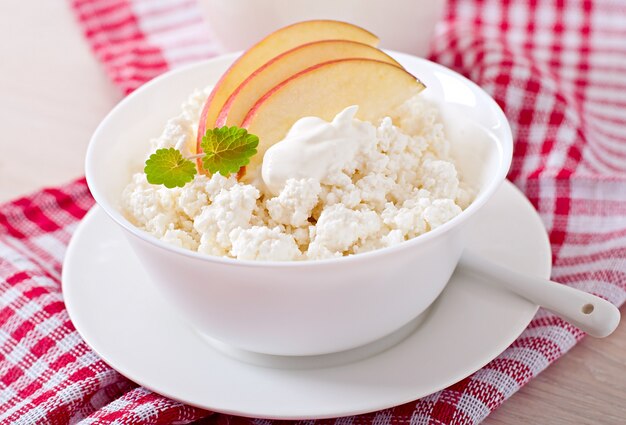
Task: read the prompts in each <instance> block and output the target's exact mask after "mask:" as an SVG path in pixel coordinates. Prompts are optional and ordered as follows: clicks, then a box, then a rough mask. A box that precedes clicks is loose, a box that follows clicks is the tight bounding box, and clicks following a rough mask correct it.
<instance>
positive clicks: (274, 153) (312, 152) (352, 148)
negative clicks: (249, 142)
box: [261, 105, 376, 196]
mask: <svg viewBox="0 0 626 425" xmlns="http://www.w3.org/2000/svg"><path fill="white" fill-rule="evenodd" d="M358 109H359V107H358V106H357V105H353V106H349V107H347V108H346V109H344V110H343V111H341V112H340V113H338V114H337V115H336V116H335V118H334V119H333V120H332V121H331V122H328V121H325V120H323V119H321V118H319V117H304V118H300V119H299V120H298V121H296V123H295V124H294V125H293V126H292V127H291V129H290V130H289V132H288V133H287V135H286V136H285V138H284V139H283V140H281V141H280V142H278V143H276V144H275V145H274V146H272V147H270V148H269V149H268V150H267V151H266V152H265V156H264V157H263V165H262V167H261V176H262V178H263V182H264V183H265V186H266V188H267V189H268V191H269V192H270V193H271V194H273V195H275V196H277V195H278V194H279V193H280V191H281V190H282V189H283V188H284V187H285V184H286V183H287V180H289V179H314V180H315V181H316V182H319V183H326V180H327V178H328V176H330V175H332V174H334V173H336V172H337V171H340V170H342V169H343V168H344V167H345V166H346V164H348V163H350V162H352V161H353V160H354V157H355V155H356V154H357V152H358V151H359V146H361V145H362V143H367V141H370V140H372V139H373V138H375V137H376V130H375V128H374V126H372V125H371V124H370V123H368V122H363V121H360V120H358V119H356V118H355V115H356V113H357V111H358Z"/></svg>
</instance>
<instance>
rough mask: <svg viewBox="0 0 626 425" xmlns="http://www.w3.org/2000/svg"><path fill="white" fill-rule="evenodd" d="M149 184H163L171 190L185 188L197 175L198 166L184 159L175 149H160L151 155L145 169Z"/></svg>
mask: <svg viewBox="0 0 626 425" xmlns="http://www.w3.org/2000/svg"><path fill="white" fill-rule="evenodd" d="M143 171H144V173H146V177H147V178H148V183H151V184H162V185H164V186H165V187H167V188H169V189H171V188H173V187H183V186H184V185H185V184H187V183H188V182H190V181H191V180H193V176H195V175H196V164H194V162H193V161H191V160H189V159H185V158H183V155H182V154H181V153H180V151H179V150H177V149H174V148H169V149H158V150H157V151H156V152H155V153H153V154H152V155H150V158H148V160H147V161H146V166H145V168H144V169H143Z"/></svg>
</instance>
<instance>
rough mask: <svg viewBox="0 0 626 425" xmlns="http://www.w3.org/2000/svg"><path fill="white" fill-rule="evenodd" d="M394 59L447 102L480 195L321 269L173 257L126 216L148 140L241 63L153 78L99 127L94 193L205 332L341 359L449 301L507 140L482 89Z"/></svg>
mask: <svg viewBox="0 0 626 425" xmlns="http://www.w3.org/2000/svg"><path fill="white" fill-rule="evenodd" d="M390 53H391V54H392V55H393V56H394V57H395V58H396V59H397V60H398V61H399V62H400V63H401V64H402V65H403V66H405V68H406V69H407V70H408V71H410V72H411V73H413V74H414V75H416V76H418V77H419V78H420V79H421V80H422V81H423V82H424V83H425V84H426V86H427V89H426V90H425V91H424V92H423V96H425V97H427V98H429V99H431V100H432V101H433V102H435V103H438V104H440V110H441V116H442V119H443V121H444V124H445V126H446V132H447V134H448V137H449V139H450V140H451V142H452V150H453V154H454V156H455V157H456V159H457V164H458V166H459V168H460V170H461V172H462V173H463V175H464V178H465V180H466V181H468V182H470V183H471V184H473V185H474V187H478V188H480V190H479V193H478V194H477V196H476V198H475V200H474V201H473V203H472V204H471V205H470V206H469V207H468V208H467V209H466V210H465V211H463V212H462V213H461V214H460V215H459V216H457V217H455V218H454V219H452V220H451V221H449V222H448V223H445V224H444V225H442V226H440V227H438V228H436V229H434V230H432V231H430V232H428V233H427V234H424V235H422V236H419V237H418V238H415V239H412V240H410V241H406V242H404V243H402V244H400V245H397V246H394V247H390V248H385V249H380V250H376V251H372V252H368V253H364V254H359V255H355V256H349V257H343V258H338V259H330V260H321V261H305V262H259V261H242V260H233V259H229V258H223V257H209V256H205V255H201V254H198V253H195V252H191V251H187V250H184V249H180V248H176V247H174V246H172V245H169V244H167V243H164V242H161V241H159V240H157V239H156V238H154V237H152V236H151V235H149V234H147V233H145V232H143V231H141V230H139V229H137V228H135V227H134V226H133V225H132V224H131V223H129V222H128V221H127V220H126V219H125V218H124V217H123V215H122V214H121V213H120V211H119V210H118V209H117V204H118V200H119V198H120V196H121V193H122V189H123V188H124V186H125V185H126V184H127V183H128V182H129V181H130V174H131V171H134V170H139V169H141V164H142V162H143V159H144V158H145V155H146V153H147V152H146V150H147V148H148V141H149V139H150V138H151V137H153V136H155V135H157V134H158V133H159V131H160V130H161V128H162V126H163V125H164V123H165V121H166V120H167V118H168V117H171V116H174V115H176V114H177V109H178V107H179V104H180V103H181V102H182V101H183V100H184V99H185V98H186V97H187V96H188V95H189V93H191V92H192V91H193V90H194V89H195V88H199V87H204V86H206V85H208V84H211V83H213V82H215V81H216V80H217V78H218V77H219V76H220V75H221V74H222V72H223V71H224V70H225V69H226V67H227V66H228V65H229V64H230V63H231V62H232V60H233V59H234V58H235V57H236V55H230V56H224V57H220V58H216V59H213V60H210V61H207V62H202V63H198V64H195V65H192V66H189V67H187V68H183V69H179V70H176V71H173V72H170V73H168V74H165V75H164V76H162V77H160V78H157V79H155V80H154V81H152V82H150V83H148V84H146V85H145V86H143V87H142V88H140V89H139V90H137V91H136V92H135V93H133V94H132V95H130V96H128V97H127V98H126V99H124V100H123V101H122V102H121V103H120V104H119V105H117V106H116V107H115V109H114V110H113V111H112V112H111V113H110V114H109V115H108V116H107V117H106V118H105V119H104V120H103V122H102V123H101V125H100V126H99V127H98V129H97V130H96V132H95V134H94V136H93V138H92V140H91V142H90V145H89V149H88V152H87V160H86V176H87V182H88V184H89V187H90V189H91V192H92V194H93V195H94V197H95V199H96V201H97V202H98V204H99V205H100V206H101V207H102V208H103V210H104V211H105V212H106V213H107V214H108V215H109V216H110V217H112V218H113V219H114V220H115V221H116V222H117V223H118V224H119V225H120V226H121V227H122V228H123V229H124V230H125V234H126V236H127V239H128V241H129V243H130V245H131V247H132V249H133V250H134V252H135V253H136V254H137V256H138V258H139V260H140V261H141V263H142V264H143V265H144V268H145V270H146V272H147V273H148V275H149V276H150V278H151V280H152V282H153V283H154V284H155V285H156V286H157V287H158V288H159V290H160V291H161V292H162V293H163V294H164V295H165V297H166V298H167V300H168V301H169V302H170V303H172V305H174V306H175V307H176V308H178V310H179V311H180V313H181V314H182V315H183V316H184V317H186V319H187V320H188V321H189V322H191V323H192V324H193V325H194V326H195V327H196V328H197V329H198V330H199V331H200V332H202V333H204V334H206V335H209V336H211V337H212V338H215V339H217V340H220V341H222V342H223V343H226V344H228V345H230V346H233V347H237V348H239V349H243V350H249V351H253V352H259V353H266V354H274V355H317V354H323V353H333V352H339V351H344V350H349V349H353V348H355V347H359V346H362V345H364V344H368V343H371V342H373V341H376V340H378V339H380V338H382V337H384V336H385V335H388V334H390V333H392V332H393V331H395V330H397V329H399V328H401V327H402V326H403V325H406V324H407V323H409V322H410V321H411V320H413V319H414V318H415V317H417V316H418V315H419V314H421V313H422V312H423V311H424V310H425V309H426V308H428V306H429V305H430V304H431V303H432V302H433V301H434V300H435V299H436V298H437V296H438V295H439V294H440V293H441V291H442V290H443V288H444V286H445V284H446V282H448V280H449V279H450V276H451V275H452V272H453V270H454V268H455V266H456V264H457V262H458V260H459V257H460V255H461V252H462V251H463V249H464V247H465V245H466V240H465V236H464V234H465V231H466V230H467V227H468V223H469V222H470V218H471V217H472V216H473V215H474V213H476V212H478V211H479V210H480V209H481V208H482V207H483V206H484V205H485V204H486V202H487V201H488V200H489V199H490V198H491V196H492V195H493V193H494V192H495V191H496V189H497V188H498V187H499V185H500V184H501V183H502V181H503V180H504V178H505V176H506V173H507V171H508V168H509V165H510V161H511V154H512V138H511V132H510V129H509V126H508V123H507V120H506V118H505V116H504V114H503V113H502V111H501V109H500V108H499V107H498V105H497V104H496V103H495V101H493V99H491V98H490V97H489V96H488V95H487V94H486V93H485V92H484V91H483V90H482V89H480V88H479V87H478V86H476V85H475V84H474V83H472V82H470V81H469V80H467V79H465V78H464V77H462V76H460V75H459V74H456V73H455V72H453V71H450V70H449V69H447V68H444V67H442V66H440V65H437V64H435V63H432V62H429V61H427V60H424V59H419V58H416V57H413V56H410V55H405V54H399V53H393V52H390ZM408 276H411V279H408V278H407V277H408ZM373 311H377V312H379V313H378V314H372V313H371V312H373Z"/></svg>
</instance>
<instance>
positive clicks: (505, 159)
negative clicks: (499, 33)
mask: <svg viewBox="0 0 626 425" xmlns="http://www.w3.org/2000/svg"><path fill="white" fill-rule="evenodd" d="M385 52H386V53H388V54H390V55H391V56H392V57H394V58H395V59H402V58H406V59H409V60H412V61H418V62H421V64H422V65H425V66H427V67H431V68H432V69H433V70H435V71H440V72H444V73H446V74H448V75H452V76H453V77H454V78H456V79H459V80H460V81H462V82H463V83H464V84H466V85H469V86H470V87H471V88H473V89H474V90H473V91H475V92H477V93H479V96H480V97H481V98H482V99H483V100H484V101H486V102H487V103H488V104H490V105H491V106H492V108H493V110H494V111H495V113H496V115H497V117H498V123H499V124H500V125H502V126H503V129H504V131H505V134H504V136H503V137H494V139H495V140H497V151H498V154H499V168H498V169H497V171H496V172H495V174H494V177H493V178H492V179H491V180H490V181H488V182H487V183H486V184H484V185H483V186H482V189H483V190H482V191H481V192H480V193H479V194H478V196H477V197H476V198H475V199H474V200H473V201H472V202H471V203H470V205H469V206H468V207H467V208H465V209H464V210H463V211H461V213H460V214H458V215H457V216H455V217H454V218H452V219H451V220H449V221H447V222H446V223H444V224H442V225H441V226H439V227H437V228H435V229H432V230H429V231H428V232H426V233H424V234H421V235H418V236H416V237H414V238H412V239H409V240H406V241H403V242H401V243H399V244H397V245H393V246H390V247H384V248H378V249H374V250H372V251H367V252H363V253H359V254H352V255H347V256H341V257H333V258H326V259H319V260H317V259H313V260H301V261H299V260H292V261H275V260H240V259H237V258H231V257H221V256H215V255H209V254H204V253H200V252H197V251H192V250H189V249H185V248H181V247H177V246H175V245H172V244H170V243H167V242H164V241H161V240H160V239H158V238H156V237H155V236H153V235H152V234H150V233H148V232H146V231H144V230H142V229H140V228H138V227H136V226H135V225H133V224H132V223H131V222H130V221H128V220H127V219H126V217H124V215H123V214H122V213H121V212H120V211H119V209H118V208H116V207H115V205H113V204H112V203H110V202H109V201H108V200H107V197H106V196H105V195H104V194H103V193H102V192H101V191H100V189H99V185H98V181H97V179H96V178H95V175H94V174H95V173H94V168H95V166H94V165H93V164H94V163H95V162H96V161H97V159H96V158H95V153H94V151H95V150H96V146H97V145H98V144H102V143H103V141H102V139H103V138H102V137H101V133H102V132H103V131H104V129H105V128H106V127H107V126H108V124H109V122H110V121H112V120H113V119H115V115H116V113H117V111H118V110H119V109H120V108H122V107H123V106H125V105H127V104H129V103H132V102H135V99H137V98H139V97H141V96H142V95H143V93H144V92H145V91H146V90H148V89H150V88H151V87H152V86H155V85H158V84H160V83H161V82H162V81H164V80H166V79H169V78H171V77H172V76H174V75H178V74H184V73H186V72H189V71H190V70H192V69H195V68H201V67H205V66H210V65H211V64H212V63H215V62H224V61H229V60H230V61H232V60H234V59H236V58H237V57H238V56H239V55H240V54H241V52H235V53H229V54H224V55H219V56H216V57H213V58H210V59H206V60H202V61H198V62H194V63H191V64H188V65H185V66H181V67H179V68H175V69H173V70H170V71H167V72H165V73H163V74H162V75H160V76H158V77H156V78H154V79H152V80H151V81H149V82H147V83H145V84H144V85H142V86H141V87H139V88H138V89H137V90H135V91H134V92H133V93H131V94H129V95H128V96H126V97H125V98H124V99H122V100H121V101H120V102H119V103H118V104H117V105H115V106H114V107H113V108H112V109H111V110H110V111H109V112H108V114H107V115H106V116H105V117H104V118H103V120H102V121H101V122H100V124H99V125H98V126H97V128H96V130H95V131H94V133H93V135H92V136H91V139H90V141H89V145H88V147H87V153H86V156H85V177H86V181H87V186H88V187H89V190H90V191H91V194H92V196H93V197H94V199H95V200H96V203H97V204H98V206H99V207H101V208H102V209H103V210H104V212H105V213H106V214H107V215H108V216H109V217H110V218H111V219H112V220H113V221H115V222H116V223H117V224H118V225H119V226H121V227H122V228H123V229H124V230H126V231H127V232H129V233H130V234H132V235H133V236H135V237H137V238H139V239H140V240H142V241H144V242H147V243H149V244H150V245H153V246H154V247H156V248H160V249H164V250H166V251H169V252H171V253H172V254H177V255H182V256H185V257H189V258H193V259H197V260H201V261H206V262H209V263H219V264H223V265H232V266H241V267H260V268H285V267H290V268H291V267H296V268H298V267H300V268H303V267H311V266H325V265H340V264H349V263H354V262H361V261H368V260H370V259H372V258H374V257H379V256H386V255H389V254H393V253H394V252H397V251H404V250H407V249H411V248H414V247H417V246H419V245H423V244H425V243H427V242H428V241H430V240H431V239H435V238H438V237H442V236H443V235H444V234H446V233H448V232H450V231H451V230H453V229H455V228H456V227H459V225H461V224H462V223H464V222H466V221H467V220H468V219H469V218H470V217H471V216H472V215H473V214H474V213H475V212H476V211H478V210H479V209H480V208H481V207H482V206H483V205H484V204H485V203H486V202H487V201H488V200H489V199H490V198H491V197H492V196H493V194H494V193H495V191H496V190H497V189H498V188H499V187H500V185H501V183H502V182H503V181H504V180H505V178H506V175H507V173H508V171H509V167H510V166H511V162H512V156H513V135H512V133H511V128H510V125H509V122H508V120H507V118H506V115H505V114H504V111H502V108H500V106H499V105H498V103H497V102H496V101H495V100H494V99H493V98H492V97H491V96H490V95H489V94H488V93H487V92H486V91H484V90H483V89H482V88H481V87H480V86H478V85H477V84H476V83H474V82H473V81H471V80H469V79H468V78H466V77H464V76H463V75H461V74H459V73H457V72H455V71H453V70H451V69H449V68H447V67H445V66H443V65H440V64H438V63H435V62H432V61H430V60H428V59H424V58H420V57H417V56H413V55H410V54H407V53H402V52H396V51H393V50H385ZM409 71H410V70H409Z"/></svg>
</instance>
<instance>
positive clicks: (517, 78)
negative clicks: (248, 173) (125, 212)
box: [0, 0, 626, 425]
mask: <svg viewBox="0 0 626 425" xmlns="http://www.w3.org/2000/svg"><path fill="white" fill-rule="evenodd" d="M71 7H72V8H73V10H74V11H75V14H76V16H77V19H78V23H79V25H81V27H82V28H83V32H84V34H85V36H86V38H87V40H88V41H89V43H90V44H91V47H92V49H93V51H94V53H95V54H96V55H97V57H98V58H99V59H100V60H101V61H102V63H103V64H104V66H105V68H106V71H107V73H108V75H109V76H110V77H111V78H112V79H113V81H115V83H117V84H118V85H119V87H120V88H121V89H122V90H124V92H126V93H128V92H130V91H132V90H133V89H135V88H137V87H138V86H139V85H141V84H142V83H144V82H145V81H147V80H149V79H151V78H152V77H154V76H156V75H158V74H160V73H162V72H164V71H166V70H167V69H170V68H172V67H175V66H178V65H180V64H184V63H187V62H190V61H193V60H197V59H202V58H207V57H210V56H213V55H215V54H217V47H216V45H215V44H214V43H212V42H211V39H210V35H209V32H208V31H207V29H206V27H205V25H204V23H203V22H202V20H201V18H200V14H199V12H198V10H197V9H196V8H197V6H196V2H195V1H194V0H161V1H158V2H157V1H149V0H73V1H72V2H71ZM625 16H626V3H624V2H623V1H620V0H615V1H608V0H599V1H591V0H561V1H548V0H526V1H497V0H451V1H449V6H448V10H447V13H446V16H445V19H444V22H442V23H441V26H440V28H439V31H438V34H437V36H436V38H435V40H434V41H433V45H432V59H433V60H435V61H437V62H440V63H442V64H444V65H446V66H448V67H450V68H452V69H455V70H457V71H458V72H460V73H462V74H464V75H466V76H467V77H469V78H470V79H472V80H474V81H475V82H477V83H478V84H479V85H481V86H482V87H483V88H484V89H485V90H487V91H488V92H489V93H491V94H492V95H493V96H494V97H495V99H496V100H497V101H498V102H499V104H500V105H501V106H502V107H503V109H504V111H505V112H506V114H507V116H508V118H509V120H510V122H511V125H512V128H513V132H514V137H515V154H514V160H513V166H512V169H511V172H510V174H509V179H511V180H512V181H513V182H514V183H515V184H516V185H517V186H518V187H519V188H520V189H522V190H523V191H524V192H525V193H526V195H527V196H528V198H529V199H530V200H531V201H532V203H533V204H534V206H535V207H536V208H537V210H538V211H539V213H540V215H541V217H542V219H543V222H544V224H545V226H546V228H547V229H548V232H549V235H550V241H551V243H552V250H553V252H554V258H553V262H554V269H553V276H552V277H553V279H555V280H557V281H559V282H562V283H564V284H566V285H571V286H575V287H577V288H580V289H583V290H585V291H588V292H591V293H594V294H596V295H599V296H601V297H603V298H606V299H608V300H610V301H611V302H613V303H614V304H616V305H621V304H622V303H623V302H624V301H625V300H626V19H625V18H624V17H625ZM92 205H93V200H92V198H91V196H90V195H89V192H88V190H87V187H86V185H85V182H84V180H79V181H76V182H73V183H71V184H69V185H66V186H63V187H59V188H54V189H44V190H42V191H40V192H38V193H35V194H34V195H31V196H29V197H26V198H22V199H18V200H16V201H14V202H11V203H8V204H5V205H2V206H0V423H24V424H30V423H54V424H57V423H68V422H72V423H75V422H78V421H82V422H81V423H84V424H88V423H111V422H114V423H116V424H139V423H146V424H148V423H150V424H169V423H188V422H192V421H195V420H198V419H201V418H204V417H207V418H208V419H206V421H207V423H208V422H210V423H215V424H221V423H224V424H226V423H228V424H233V423H234V424H242V425H253V424H261V423H262V424H268V423H269V422H270V421H258V420H254V419H246V418H237V417H232V416H227V415H221V414H215V413H212V412H207V411H203V410H200V409H196V408H193V407H189V406H185V405H182V404H180V403H178V402H175V401H172V400H169V399H167V398H165V397H162V396H160V395H157V394H155V393H152V392H150V391H148V390H146V389H143V388H141V387H139V386H137V385H136V384H134V383H132V382H130V381H128V380H127V379H126V378H124V377H122V376H121V375H120V374H118V373H117V372H115V371H114V370H112V369H111V368H110V367H109V366H107V365H106V364H105V363H104V362H103V361H102V360H101V359H100V358H98V356H97V355H96V354H95V353H94V352H92V351H91V350H90V349H89V347H88V346H87V345H86V344H85V343H84V342H83V341H82V340H81V338H80V336H79V335H78V334H77V332H76V331H75V330H74V327H73V326H72V323H71V322H70V320H69V318H68V315H67V312H66V311H65V308H64V304H63V297H62V295H61V287H60V272H61V263H62V260H63V255H64V251H65V247H66V245H67V243H68V241H69V239H70V237H71V234H72V231H73V230H74V229H75V228H76V225H77V223H78V222H79V221H80V219H81V218H82V217H83V215H84V214H85V213H86V211H87V210H88V209H89V208H90V207H91V206H92ZM582 337H583V334H582V333H581V332H580V331H579V330H578V329H576V328H573V327H572V326H570V325H568V324H567V323H564V322H563V321H562V320H560V319H558V318H556V317H555V316H553V315H552V314H550V313H547V312H546V311H540V312H539V313H538V314H537V316H536V317H535V318H534V320H533V321H532V322H531V324H530V325H529V327H528V329H527V330H526V331H525V332H524V333H523V334H522V335H521V336H520V337H519V338H518V340H517V341H515V342H514V343H513V344H512V345H511V346H510V347H509V348H508V349H507V350H506V351H505V352H504V353H502V354H501V355H500V356H498V358H496V359H495V360H493V361H492V362H491V363H489V364H488V365H487V366H485V367H484V368H482V369H481V370H479V371H478V372H476V373H474V374H473V375H472V376H470V377H468V378H466V379H464V380H462V381H460V382H458V383H456V384H454V385H452V386H450V387H449V388H447V389H445V390H443V391H440V392H438V393H435V394H432V395H430V396H428V397H425V398H423V399H420V400H416V401H414V402H411V403H407V404H405V405H402V406H398V407H395V408H392V409H388V410H385V411H381V412H376V413H372V414H367V415H361V416H356V417H352V418H344V419H341V420H340V421H338V422H337V423H338V424H339V423H341V424H348V423H350V424H355V425H356V424H359V425H360V424H362V425H371V424H390V423H409V422H411V423H423V424H426V423H436V424H476V423H478V422H480V421H481V420H482V419H484V418H485V417H486V416H487V415H488V414H489V413H490V412H491V411H492V410H494V409H496V408H497V407H498V406H499V405H500V404H501V403H502V402H503V401H504V400H506V399H507V398H508V397H510V396H511V395H512V394H513V393H515V392H516V391H517V390H518V389H519V388H520V387H521V386H523V385H524V384H525V383H527V382H528V381H529V380H530V379H531V378H533V377H534V376H536V375H537V374H538V373H540V372H541V371H542V370H543V369H544V368H546V367H547V366H548V365H549V364H550V363H552V362H553V361H554V360H556V359H557V358H559V357H560V356H562V355H563V354H565V353H566V352H567V351H568V350H569V349H570V348H571V347H572V346H574V344H576V342H577V341H579V340H580V339H581V338H582ZM416 366H417V365H416ZM318 422H319V423H322V422H324V423H331V422H335V421H333V420H331V421H329V420H325V421H318Z"/></svg>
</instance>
